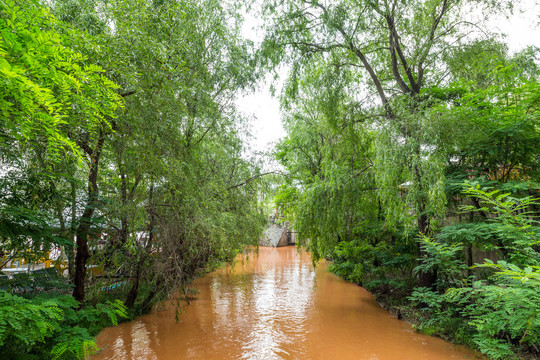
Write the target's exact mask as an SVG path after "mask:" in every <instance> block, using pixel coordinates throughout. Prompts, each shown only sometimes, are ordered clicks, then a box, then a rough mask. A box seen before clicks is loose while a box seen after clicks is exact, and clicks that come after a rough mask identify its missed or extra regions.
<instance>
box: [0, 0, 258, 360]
mask: <svg viewBox="0 0 540 360" xmlns="http://www.w3.org/2000/svg"><path fill="white" fill-rule="evenodd" d="M241 21H242V18H241V16H240V15H239V14H237V13H236V11H235V9H234V7H232V4H223V3H221V2H219V1H216V0H208V1H202V2H201V1H140V0H120V1H77V0H58V1H43V2H39V1H34V0H7V1H1V2H0V33H1V37H0V73H1V76H0V84H1V86H0V112H1V113H2V122H1V124H0V137H1V141H0V158H1V163H0V166H1V174H0V183H1V185H2V186H1V188H2V190H1V197H0V252H1V255H2V259H1V261H2V262H1V265H2V266H4V265H5V264H6V263H8V262H10V261H11V260H17V261H18V260H22V261H26V262H30V263H36V262H43V261H44V259H46V258H47V257H48V255H49V252H50V251H53V252H56V253H57V254H60V256H59V258H58V260H57V261H56V265H57V266H58V268H60V269H62V271H63V266H64V264H65V266H66V267H67V270H65V273H66V274H65V276H66V278H60V279H55V280H54V282H50V281H49V282H48V283H45V282H44V280H43V278H42V277H44V276H48V275H45V274H43V273H39V274H38V273H32V274H30V276H22V275H21V276H17V277H15V278H14V279H5V277H2V279H0V280H1V281H2V284H0V286H1V289H2V290H0V297H2V299H1V300H0V302H1V304H0V354H1V355H0V357H2V358H7V359H10V358H21V359H22V358H29V359H30V358H35V359H44V358H54V359H74V358H85V357H87V356H88V354H90V353H93V352H95V351H96V345H95V343H94V342H93V338H92V336H93V335H95V334H96V333H97V331H98V330H99V329H100V328H102V327H103V326H107V325H109V324H115V323H116V322H117V321H118V319H119V318H125V317H126V316H134V315H136V314H140V313H141V312H145V311H149V310H150V309H151V306H152V305H153V304H155V303H156V301H158V300H160V299H163V298H165V297H167V296H168V295H169V294H171V292H173V291H176V290H178V291H186V290H187V288H188V287H189V284H190V282H191V281H192V280H193V279H194V278H195V277H196V276H200V275H201V274H204V273H205V272H206V271H208V269H211V268H212V267H214V266H216V265H217V264H220V263H221V262H224V261H230V260H232V259H233V258H234V257H235V255H236V254H237V253H238V252H240V251H241V250H242V249H243V247H244V246H245V245H246V244H256V241H257V239H258V235H259V233H260V232H261V230H262V227H263V224H264V222H265V216H264V215H263V214H262V210H261V206H260V205H259V203H258V197H259V195H260V194H259V193H260V187H259V185H260V182H259V181H258V179H259V175H260V170H259V165H258V164H257V163H256V162H255V161H252V160H248V159H246V156H245V149H244V145H243V143H242V139H245V138H246V137H247V135H246V134H245V133H246V132H247V130H246V129H247V125H246V121H245V119H243V118H242V117H241V116H240V115H239V114H238V113H237V111H236V109H235V105H234V100H235V98H236V97H237V96H238V93H239V91H240V90H243V89H247V88H249V87H250V86H251V85H252V84H253V83H254V81H255V80H256V78H257V74H258V72H257V71H256V70H255V69H254V67H253V66H254V64H255V62H254V61H253V56H254V52H253V51H252V50H251V49H252V45H251V43H249V42H248V41H244V40H242V38H241V37H240V36H239V28H240V23H241ZM68 273H69V275H68ZM40 276H41V277H40ZM66 284H67V286H66ZM71 289H72V291H73V297H69V296H67V295H66V292H67V291H71ZM4 290H5V291H4Z"/></svg>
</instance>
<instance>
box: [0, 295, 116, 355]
mask: <svg viewBox="0 0 540 360" xmlns="http://www.w3.org/2000/svg"><path fill="white" fill-rule="evenodd" d="M78 308H79V302H77V301H76V300H75V299H74V298H73V297H71V296H68V295H60V296H43V295H42V296H38V297H35V298H32V299H25V298H23V297H21V296H17V295H13V294H10V293H7V292H5V291H3V290H0V358H2V359H6V360H8V359H28V360H33V359H36V360H41V359H53V360H61V359H62V360H63V359H65V360H68V359H83V358H87V357H88V356H90V355H91V354H93V353H95V352H96V350H97V349H98V348H97V345H96V343H95V341H94V338H93V337H92V336H93V335H95V334H97V332H98V331H99V330H100V329H102V328H103V327H105V326H109V325H116V324H117V323H118V318H120V317H126V310H125V307H124V306H123V304H122V302H120V301H118V300H117V301H116V302H108V303H106V304H98V305H96V306H95V307H85V308H83V309H80V310H77V309H78Z"/></svg>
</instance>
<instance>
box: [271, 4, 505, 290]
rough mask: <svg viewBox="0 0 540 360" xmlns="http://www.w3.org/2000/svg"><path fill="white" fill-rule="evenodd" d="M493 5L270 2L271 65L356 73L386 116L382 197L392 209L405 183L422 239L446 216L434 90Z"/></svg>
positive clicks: (380, 157) (393, 212)
mask: <svg viewBox="0 0 540 360" xmlns="http://www.w3.org/2000/svg"><path fill="white" fill-rule="evenodd" d="M491 4H492V3H491V2H478V1H463V0H433V1H406V2H404V1H399V0H384V1H382V0H381V1H368V0H366V1H345V0H343V1H319V0H314V1H307V0H304V1H267V2H266V5H267V6H266V10H267V12H268V14H269V16H270V17H271V19H272V24H271V25H270V26H269V29H268V35H267V37H266V40H265V45H266V46H265V47H264V49H263V51H264V53H265V54H266V55H267V59H271V60H272V61H279V60H280V59H281V57H280V56H285V57H288V58H289V59H290V60H291V61H292V62H293V64H294V65H293V73H295V72H298V71H301V70H302V68H303V66H304V65H305V64H306V63H309V62H310V61H312V60H311V59H313V57H314V56H316V55H323V56H324V57H325V58H326V59H329V60H330V59H334V60H332V61H335V62H336V63H338V64H339V65H340V66H346V67H350V68H352V69H356V71H357V80H355V82H354V83H353V86H354V85H356V88H357V91H358V92H367V93H369V94H370V95H371V98H372V105H371V109H372V110H373V111H375V112H377V113H378V115H379V116H380V117H379V120H378V121H377V122H376V126H377V127H378V128H379V129H380V130H381V131H379V134H380V137H379V140H378V145H377V147H378V149H377V162H376V169H377V182H378V184H379V188H380V195H381V198H382V199H383V201H384V202H386V203H387V204H388V205H392V203H397V201H396V199H397V192H398V189H399V185H400V184H402V183H405V184H406V185H405V186H407V188H408V197H407V198H408V203H409V204H410V206H412V207H413V209H414V213H415V218H416V225H417V228H418V231H419V232H420V233H427V232H428V231H429V228H430V226H429V225H430V221H429V219H430V218H433V217H435V216H436V215H437V214H441V213H443V211H444V201H445V199H444V192H443V191H442V184H443V181H442V180H443V179H442V178H441V174H442V171H441V156H439V154H438V153H437V150H438V149H439V144H438V140H439V138H438V136H437V134H438V133H439V131H438V130H437V129H434V128H433V126H431V122H432V121H431V120H432V119H431V118H430V116H429V115H428V113H427V112H426V109H427V108H428V107H429V103H430V102H429V101H430V100H429V98H430V94H429V91H428V90H429V89H432V88H434V87H437V86H440V85H444V84H446V83H447V81H448V79H447V77H446V75H447V74H446V71H445V70H447V66H446V64H445V63H444V57H443V54H445V53H446V52H448V51H449V49H452V48H454V47H455V46H457V45H459V44H460V43H461V42H462V41H465V40H466V39H467V36H469V34H470V33H471V32H474V30H476V29H477V27H478V25H477V24H473V21H472V20H469V19H470V16H468V15H469V13H474V11H472V10H473V9H478V8H482V10H484V12H485V13H487V12H489V11H491V10H493V9H494V8H493V7H492V6H491ZM501 6H502V5H501ZM469 38H470V36H469ZM278 49H287V50H284V51H279V50H278ZM426 100H427V101H426ZM386 209H388V211H389V213H388V215H389V218H392V217H396V216H401V215H402V214H406V213H407V206H405V205H402V206H399V207H396V206H387V207H386ZM431 281H433V276H432V275H430V274H423V275H422V276H421V279H420V282H421V283H424V284H428V283H430V282H431Z"/></svg>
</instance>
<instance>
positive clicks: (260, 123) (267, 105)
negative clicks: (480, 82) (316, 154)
mask: <svg viewBox="0 0 540 360" xmlns="http://www.w3.org/2000/svg"><path fill="white" fill-rule="evenodd" d="M514 3H515V6H517V7H519V8H521V10H522V11H523V12H518V11H516V12H515V14H514V15H513V16H511V17H510V18H509V19H506V18H505V17H502V16H501V17H498V18H495V19H493V20H492V21H491V22H490V24H489V27H491V28H492V30H494V31H495V32H500V33H504V34H507V38H506V42H507V43H508V44H509V48H510V51H511V52H516V51H519V50H521V49H523V48H525V47H526V46H528V45H536V46H538V47H540V26H539V21H540V5H539V0H516V1H515V2H514ZM260 21H261V19H260V18H255V17H253V16H251V17H247V18H246V24H245V25H244V28H243V33H244V36H245V37H247V38H249V39H250V40H253V41H255V42H256V43H258V42H260V41H262V39H263V36H264V33H263V32H262V31H260V30H259V31H256V30H253V28H256V27H257V25H258V24H260ZM280 73H282V74H284V76H285V74H286V71H280ZM283 80H284V79H281V81H283ZM270 85H271V79H270V77H269V78H268V79H267V81H265V82H264V83H261V84H259V90H257V91H256V92H254V93H252V94H248V95H244V96H242V97H240V98H239V99H238V100H237V105H238V109H239V110H240V111H241V112H242V113H243V114H244V115H246V116H248V117H250V118H252V123H251V126H252V133H253V135H254V141H253V143H252V144H251V148H252V149H251V150H252V151H267V150H269V149H271V148H272V146H273V144H274V143H275V142H277V141H278V140H279V139H280V138H282V137H284V136H285V130H284V129H283V125H282V123H281V114H280V108H279V100H278V99H277V98H276V97H272V95H271V92H270ZM277 85H278V86H279V82H278V84H277ZM279 91H280V89H277V91H276V96H277V95H279Z"/></svg>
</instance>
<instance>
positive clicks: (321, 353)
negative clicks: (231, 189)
mask: <svg viewBox="0 0 540 360" xmlns="http://www.w3.org/2000/svg"><path fill="white" fill-rule="evenodd" d="M195 286H196V288H197V289H199V290H200V294H199V295H198V296H197V299H196V300H194V301H193V302H192V304H191V305H190V306H189V307H188V308H187V310H186V312H185V313H184V314H183V316H182V317H181V321H180V322H179V323H176V322H175V320H174V315H173V314H172V310H168V311H156V312H154V313H152V314H149V315H147V316H144V317H141V318H140V319H138V320H136V321H133V322H131V323H126V324H121V325H120V326H117V327H114V328H108V329H105V330H104V331H103V332H102V333H101V334H100V336H99V337H98V344H99V345H100V346H101V347H102V348H104V350H103V351H102V352H101V353H100V354H99V355H97V356H95V359H122V360H123V359H137V360H139V359H141V360H167V359H250V360H251V359H253V360H258V359H264V360H267V359H268V360H272V359H359V360H398V359H400V360H401V359H411V360H413V359H414V360H422V359H425V360H439V359H441V360H446V359H471V358H473V356H472V354H471V353H469V352H466V351H464V350H463V349H461V348H457V347H454V346H452V345H450V344H448V343H446V342H444V341H442V340H440V339H435V338H431V337H427V336H423V335H420V334H417V333H415V332H414V331H413V330H412V328H411V327H410V325H408V324H407V323H404V322H401V321H398V320H397V319H395V318H394V317H392V316H390V315H389V314H388V313H387V312H386V311H384V310H383V309H382V308H381V307H380V306H379V305H378V304H377V303H376V302H375V301H374V299H373V297H372V296H371V294H369V293H368V292H367V291H365V290H364V289H362V288H359V287H357V286H355V285H352V284H348V283H345V282H344V281H342V280H340V279H338V278H337V277H335V276H333V275H331V274H329V273H327V272H326V271H325V269H324V266H318V267H317V269H314V268H313V267H312V265H311V259H310V258H309V255H308V254H306V253H298V252H297V251H296V249H294V248H279V249H274V248H261V249H260V253H259V255H256V254H255V253H250V254H248V255H247V256H244V257H243V258H241V259H239V260H238V261H237V262H236V264H235V265H234V266H232V267H228V268H225V269H222V270H219V271H216V272H214V273H212V274H210V275H209V276H207V277H205V278H204V279H199V280H198V281H197V282H196V283H195Z"/></svg>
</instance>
